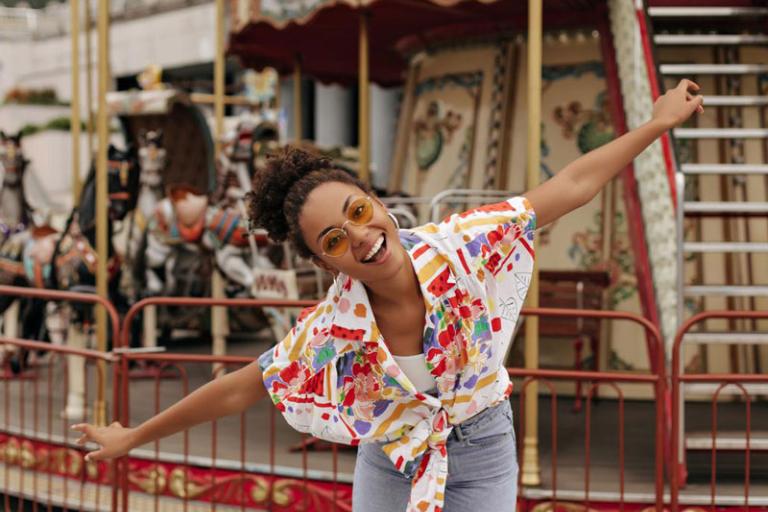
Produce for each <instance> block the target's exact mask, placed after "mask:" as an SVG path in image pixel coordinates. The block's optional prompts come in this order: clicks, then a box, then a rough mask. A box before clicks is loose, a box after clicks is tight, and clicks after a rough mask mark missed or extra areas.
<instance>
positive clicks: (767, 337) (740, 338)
mask: <svg viewBox="0 0 768 512" xmlns="http://www.w3.org/2000/svg"><path fill="white" fill-rule="evenodd" d="M683 343H700V344H712V345H714V344H718V345H733V344H753V345H762V344H764V343H768V332H689V333H687V334H686V335H685V336H683Z"/></svg>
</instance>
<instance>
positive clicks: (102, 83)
mask: <svg viewBox="0 0 768 512" xmlns="http://www.w3.org/2000/svg"><path fill="white" fill-rule="evenodd" d="M97 26H98V37H97V40H98V55H99V58H98V65H99V70H98V76H99V87H98V109H97V117H96V130H97V132H98V133H97V135H98V144H97V148H96V150H97V155H96V254H97V255H98V257H97V258H96V262H97V263H96V293H97V294H98V295H99V296H101V297H104V298H105V299H108V298H109V296H108V294H107V255H108V244H109V241H108V240H107V237H108V231H107V223H108V222H109V219H107V147H108V145H109V127H108V121H109V120H108V117H107V88H108V83H109V62H108V61H109V48H108V31H109V2H108V0H99V12H98V20H97ZM113 334H116V333H113ZM96 340H97V343H98V349H99V350H100V351H102V352H106V350H107V312H106V310H105V309H104V308H103V307H96ZM99 365H100V368H99V370H100V372H104V371H105V368H104V367H103V365H104V362H103V361H99ZM105 374H106V373H102V375H105ZM104 391H105V390H104V385H101V386H99V387H98V390H97V396H96V406H95V410H94V413H95V418H94V421H95V422H96V423H97V424H100V425H104V424H105V423H106V408H105V404H104Z"/></svg>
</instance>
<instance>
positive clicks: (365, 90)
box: [357, 12, 371, 183]
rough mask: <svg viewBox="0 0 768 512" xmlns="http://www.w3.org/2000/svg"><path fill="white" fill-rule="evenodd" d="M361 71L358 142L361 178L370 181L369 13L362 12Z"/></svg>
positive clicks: (366, 181)
mask: <svg viewBox="0 0 768 512" xmlns="http://www.w3.org/2000/svg"><path fill="white" fill-rule="evenodd" d="M359 53H360V54H359V58H360V71H359V73H358V75H359V83H358V93H359V98H358V103H359V106H358V120H357V123H358V128H357V129H358V137H357V138H358V144H359V146H360V179H361V180H363V182H365V183H368V182H370V181H371V179H370V178H371V177H370V172H369V162H370V151H371V140H370V139H371V131H370V109H371V92H370V86H369V83H368V13H366V12H361V13H360V46H359Z"/></svg>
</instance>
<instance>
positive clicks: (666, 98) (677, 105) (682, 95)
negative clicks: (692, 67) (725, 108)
mask: <svg viewBox="0 0 768 512" xmlns="http://www.w3.org/2000/svg"><path fill="white" fill-rule="evenodd" d="M699 89H700V88H699V85H698V84H697V83H696V82H693V81H691V80H688V79H685V78H684V79H683V80H680V83H679V84H677V87H675V88H674V89H670V90H668V91H667V92H666V93H664V95H663V96H660V97H659V99H657V100H656V103H654V104H653V118H654V119H656V120H658V121H660V122H662V123H663V124H664V126H666V128H667V129H671V128H674V127H675V126H679V125H681V124H682V123H684V122H685V121H686V120H687V119H688V118H689V117H691V116H692V115H693V113H694V112H698V113H700V114H701V113H702V112H704V107H703V104H704V97H703V96H701V95H696V96H694V95H693V93H695V92H698V91H699Z"/></svg>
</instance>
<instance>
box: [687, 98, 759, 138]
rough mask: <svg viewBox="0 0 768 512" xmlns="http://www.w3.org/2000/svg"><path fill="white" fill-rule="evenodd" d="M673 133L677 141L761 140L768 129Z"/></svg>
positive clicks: (697, 129) (710, 129)
mask: <svg viewBox="0 0 768 512" xmlns="http://www.w3.org/2000/svg"><path fill="white" fill-rule="evenodd" d="M704 101H706V99H705V100H704ZM673 133H674V134H675V137H677V138H678V139H763V138H766V137H768V128H675V129H674V130H673Z"/></svg>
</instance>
